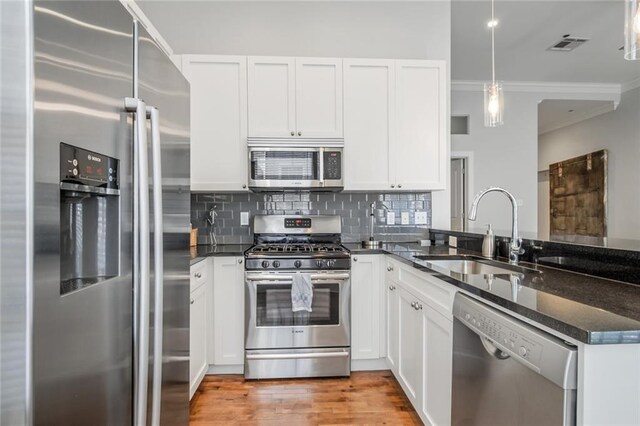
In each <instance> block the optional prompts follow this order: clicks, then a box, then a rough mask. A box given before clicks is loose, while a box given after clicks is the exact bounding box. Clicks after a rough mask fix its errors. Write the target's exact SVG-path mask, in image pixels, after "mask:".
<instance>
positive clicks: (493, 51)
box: [491, 0, 497, 86]
mask: <svg viewBox="0 0 640 426" xmlns="http://www.w3.org/2000/svg"><path fill="white" fill-rule="evenodd" d="M496 25H497V24H496V18H495V0H491V81H492V82H493V84H494V86H495V84H496Z"/></svg>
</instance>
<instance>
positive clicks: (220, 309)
mask: <svg viewBox="0 0 640 426" xmlns="http://www.w3.org/2000/svg"><path fill="white" fill-rule="evenodd" d="M242 260H243V258H242V257H216V258H215V259H214V261H213V327H214V333H213V334H214V348H213V350H214V357H213V360H214V364H215V365H239V364H244V279H243V277H244V269H243V265H242Z"/></svg>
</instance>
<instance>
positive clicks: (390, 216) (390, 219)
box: [387, 212, 396, 225]
mask: <svg viewBox="0 0 640 426" xmlns="http://www.w3.org/2000/svg"><path fill="white" fill-rule="evenodd" d="M395 224H396V214H395V212H387V225H395Z"/></svg>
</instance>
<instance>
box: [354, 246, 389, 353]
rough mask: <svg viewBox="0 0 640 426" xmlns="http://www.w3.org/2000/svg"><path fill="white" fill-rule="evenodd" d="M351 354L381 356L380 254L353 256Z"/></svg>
mask: <svg viewBox="0 0 640 426" xmlns="http://www.w3.org/2000/svg"><path fill="white" fill-rule="evenodd" d="M351 260H352V263H351V358H352V359H378V358H380V317H381V308H382V306H381V304H380V303H381V302H380V289H381V287H382V286H381V284H380V279H381V274H380V257H379V256H376V255H368V256H361V255H357V256H353V257H352V258H351Z"/></svg>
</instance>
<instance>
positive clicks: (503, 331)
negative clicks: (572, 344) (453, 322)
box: [456, 305, 542, 367]
mask: <svg viewBox="0 0 640 426" xmlns="http://www.w3.org/2000/svg"><path fill="white" fill-rule="evenodd" d="M456 316H458V317H459V318H460V319H461V320H463V322H464V323H465V325H466V326H467V327H469V328H471V329H472V330H476V332H479V334H482V335H484V336H485V337H487V338H488V339H489V340H491V342H492V343H493V344H495V346H497V347H498V348H499V349H501V350H502V351H503V352H506V353H508V354H509V355H511V356H517V357H519V358H521V359H523V360H524V361H526V362H527V363H529V364H531V365H532V366H534V367H537V366H538V362H539V361H540V357H541V354H542V345H541V344H540V343H538V342H536V339H535V338H534V336H532V335H531V334H530V333H527V332H526V331H528V330H526V328H523V327H526V326H525V325H524V324H521V325H520V324H518V327H514V326H513V325H510V324H507V321H504V319H503V318H500V317H499V316H498V315H495V314H493V312H490V311H486V310H482V311H481V310H479V309H475V307H474V306H470V305H465V306H459V307H458V312H457V315H456Z"/></svg>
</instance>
